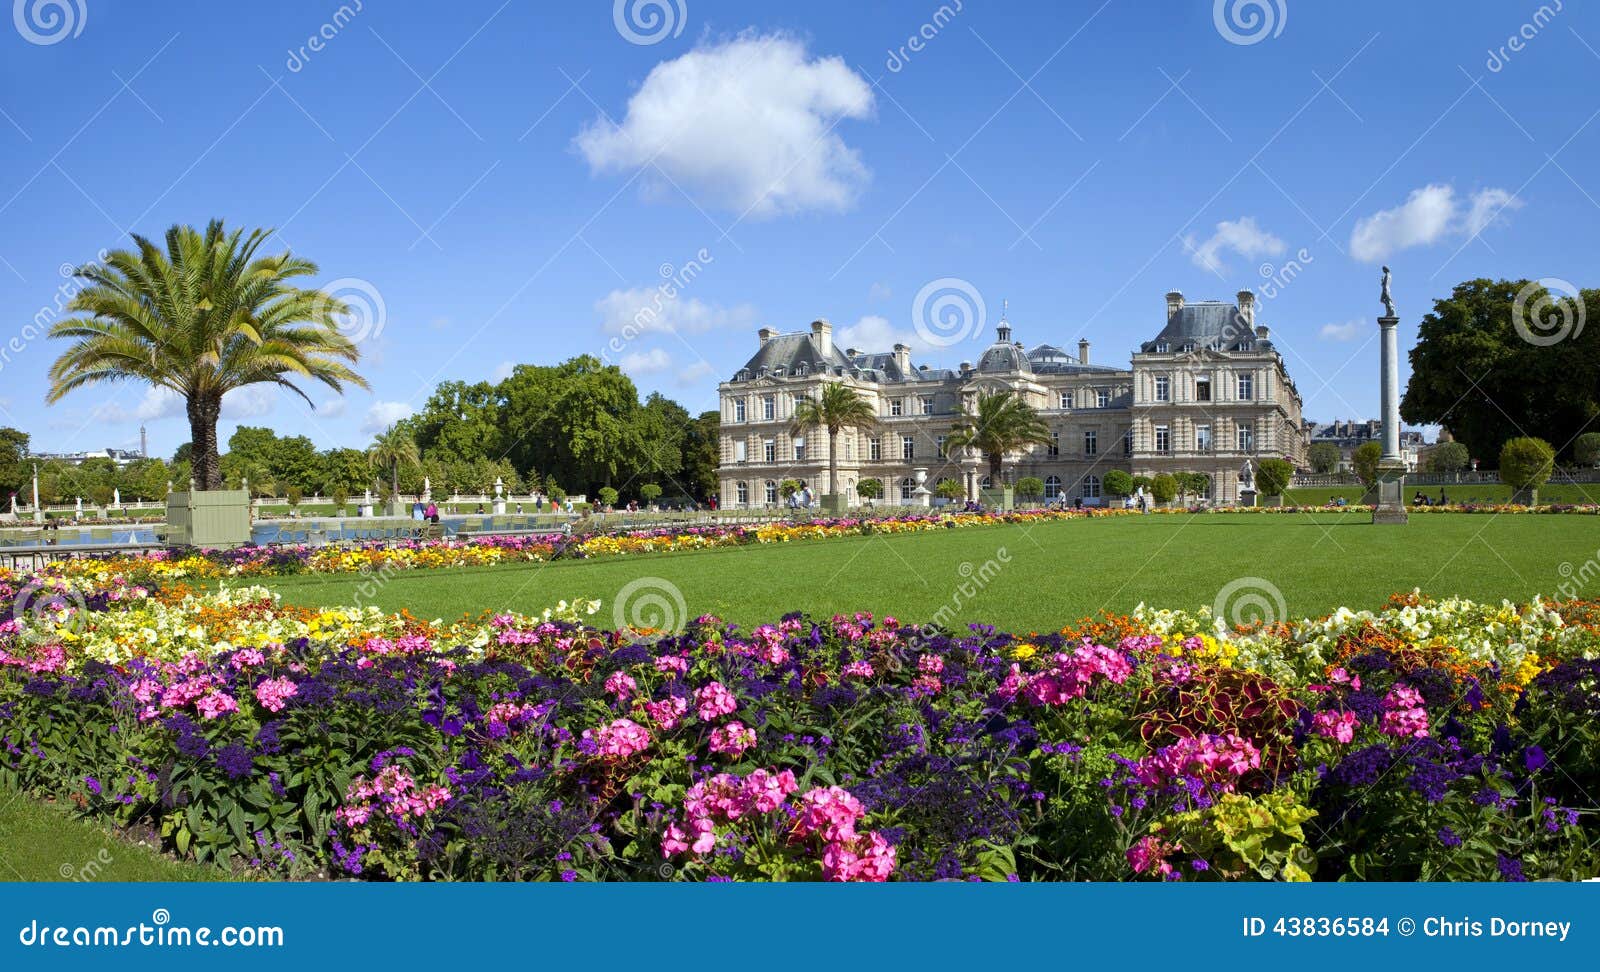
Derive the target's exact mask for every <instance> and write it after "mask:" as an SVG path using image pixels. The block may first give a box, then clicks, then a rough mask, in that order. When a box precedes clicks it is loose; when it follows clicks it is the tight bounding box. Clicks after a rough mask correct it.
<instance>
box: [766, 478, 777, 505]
mask: <svg viewBox="0 0 1600 972" xmlns="http://www.w3.org/2000/svg"><path fill="white" fill-rule="evenodd" d="M767 505H768V506H776V505H778V484H777V482H776V481H774V480H771V479H769V480H767Z"/></svg>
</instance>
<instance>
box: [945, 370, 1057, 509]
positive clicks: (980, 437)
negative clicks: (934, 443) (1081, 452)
mask: <svg viewBox="0 0 1600 972" xmlns="http://www.w3.org/2000/svg"><path fill="white" fill-rule="evenodd" d="M1050 442H1051V438H1050V428H1049V427H1048V426H1046V425H1045V424H1044V421H1043V420H1042V419H1040V418H1039V414H1038V413H1037V412H1035V411H1034V410H1033V407H1032V406H1031V405H1029V404H1028V403H1027V402H1026V401H1024V400H1023V399H1022V398H1020V397H1018V396H1016V395H1013V394H1012V393H1010V392H994V393H992V394H982V395H979V396H978V404H977V409H976V410H975V411H973V412H970V413H966V414H964V415H962V417H961V419H960V420H959V421H958V422H957V423H956V425H955V428H953V429H952V430H951V432H950V437H949V438H948V440H946V447H947V448H948V449H951V450H954V449H962V448H970V449H976V450H977V451H978V452H980V453H982V454H983V456H984V458H985V459H986V460H987V461H988V464H989V479H990V481H991V482H994V483H999V482H1000V472H1001V466H1002V465H1003V464H1004V462H1005V456H1006V453H1008V452H1016V451H1017V450H1019V449H1023V448H1026V447H1027V446H1030V445H1047V444H1048V443H1050ZM1040 492H1043V489H1041V490H1040Z"/></svg>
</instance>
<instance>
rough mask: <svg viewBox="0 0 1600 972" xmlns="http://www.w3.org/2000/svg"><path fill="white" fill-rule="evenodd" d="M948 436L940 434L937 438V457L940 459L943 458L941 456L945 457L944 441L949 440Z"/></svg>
mask: <svg viewBox="0 0 1600 972" xmlns="http://www.w3.org/2000/svg"><path fill="white" fill-rule="evenodd" d="M949 438H950V437H949V436H946V435H941V436H939V439H938V445H939V458H941V459H943V458H945V457H946V455H947V453H946V452H945V443H946V442H947V441H949Z"/></svg>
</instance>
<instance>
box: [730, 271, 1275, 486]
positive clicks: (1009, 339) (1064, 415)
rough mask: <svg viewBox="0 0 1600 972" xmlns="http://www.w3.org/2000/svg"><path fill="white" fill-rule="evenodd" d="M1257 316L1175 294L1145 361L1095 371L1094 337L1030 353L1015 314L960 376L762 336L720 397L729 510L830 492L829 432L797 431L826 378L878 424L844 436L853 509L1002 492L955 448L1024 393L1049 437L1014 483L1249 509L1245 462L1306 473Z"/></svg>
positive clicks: (894, 353) (844, 477)
mask: <svg viewBox="0 0 1600 972" xmlns="http://www.w3.org/2000/svg"><path fill="white" fill-rule="evenodd" d="M1255 311H1256V304H1255V295H1254V294H1253V293H1252V292H1251V291H1248V290H1245V291H1240V292H1239V294H1238V299H1237V301H1236V302H1227V301H1198V302H1194V303H1185V301H1184V298H1183V295H1182V294H1181V293H1177V292H1173V293H1170V294H1168V295H1167V298H1166V316H1165V325H1164V326H1163V327H1161V328H1160V329H1159V330H1158V332H1157V333H1156V335H1155V337H1154V338H1152V339H1151V340H1149V341H1145V342H1144V343H1142V344H1140V345H1139V347H1138V348H1137V350H1135V351H1133V353H1132V358H1131V361H1130V366H1129V367H1116V366H1113V365H1103V364H1095V363H1093V362H1092V361H1091V360H1090V354H1089V342H1088V341H1079V342H1078V347H1077V353H1076V354H1074V353H1072V352H1070V351H1068V350H1065V349H1062V348H1059V347H1056V346H1054V345H1051V344H1039V345H1036V346H1034V347H1033V348H1031V349H1029V348H1028V347H1027V346H1026V345H1025V344H1024V343H1023V342H1021V341H1017V340H1015V339H1014V338H1013V336H1012V325H1011V322H1010V321H1008V320H1006V319H1005V317H1004V316H1002V318H1001V320H1000V323H999V326H998V327H997V328H996V335H995V341H994V343H993V344H991V345H990V346H989V347H988V348H987V349H985V350H984V352H983V354H982V355H981V356H980V357H979V358H978V360H977V363H976V364H973V363H972V362H970V361H967V362H962V364H961V365H960V367H959V368H957V369H954V370H952V369H948V368H930V367H928V366H927V365H925V364H921V365H919V364H917V363H915V362H914V361H913V360H912V357H911V349H910V348H908V347H906V346H905V345H903V344H902V345H896V346H895V347H894V348H893V349H891V350H889V351H862V350H859V349H856V348H844V349H841V348H839V347H837V346H836V345H835V343H834V340H833V326H832V325H831V324H829V323H828V322H827V321H816V322H815V323H813V324H812V325H811V329H810V331H801V332H797V333H789V334H780V333H778V332H776V331H774V330H772V329H771V328H763V329H762V330H761V331H760V334H759V338H760V342H761V343H760V347H759V348H758V349H757V351H756V353H755V355H754V356H753V357H752V358H751V359H750V360H749V361H748V362H747V363H746V364H745V366H744V367H743V368H740V369H739V371H738V373H737V374H735V375H734V376H733V378H732V379H731V380H729V381H726V382H723V383H722V384H721V385H719V386H718V391H719V393H720V401H721V415H722V429H721V440H722V441H721V454H722V464H721V467H720V468H719V470H718V479H719V480H720V483H721V496H722V505H723V507H724V508H730V509H738V508H753V507H767V506H776V505H778V504H779V503H780V498H779V487H780V484H781V483H782V482H783V481H784V480H786V479H796V480H800V481H801V482H803V483H805V484H806V485H807V486H809V487H810V489H811V490H812V492H813V493H815V494H817V495H819V496H820V495H822V494H823V493H826V492H827V491H828V433H827V430H826V429H813V430H811V431H809V432H805V433H799V432H796V431H795V430H794V428H793V420H794V412H795V403H796V401H797V400H798V399H800V398H801V397H806V396H812V395H815V394H816V393H817V390H818V388H819V387H820V386H821V385H822V383H823V382H829V381H837V382H843V383H845V384H847V385H849V386H850V387H851V388H853V389H855V390H856V391H857V392H858V393H859V394H860V395H861V396H862V397H863V398H865V399H866V400H867V401H868V402H870V403H871V404H872V406H873V408H874V409H875V410H876V412H877V415H878V419H877V422H876V424H875V425H874V426H872V427H871V428H864V429H847V430H844V431H842V432H841V433H840V435H839V443H838V448H839V450H840V455H839V483H840V491H841V492H843V493H844V494H845V495H846V497H847V500H848V502H849V503H850V505H852V506H854V505H860V504H861V503H862V502H863V501H862V500H861V498H860V495H859V493H858V492H857V485H858V484H859V483H860V482H862V481H863V480H866V479H876V480H879V481H880V482H881V483H882V484H883V500H882V502H883V503H886V504H891V505H893V504H912V503H919V502H927V499H928V491H929V490H932V489H933V488H934V486H935V484H936V483H938V482H939V481H940V480H943V479H954V480H956V481H957V482H959V483H961V484H962V487H963V490H964V493H965V495H966V496H968V497H969V498H976V497H977V496H978V491H979V490H980V489H985V488H989V487H991V486H994V485H1004V484H991V483H989V481H988V467H987V464H986V463H985V462H984V460H983V457H982V456H979V455H977V454H976V453H974V452H972V451H971V450H966V449H961V450H952V449H947V448H946V445H945V443H946V439H947V437H948V436H949V435H950V432H951V430H952V429H953V428H954V427H955V426H956V424H957V423H958V422H959V421H960V420H961V417H962V415H963V414H964V413H965V412H967V411H970V410H972V409H974V408H975V407H976V401H977V398H978V396H979V395H980V394H986V393H991V392H995V391H1009V392H1012V393H1014V394H1017V395H1019V396H1021V397H1022V398H1023V399H1024V400H1026V401H1027V402H1028V404H1030V405H1031V406H1033V408H1034V410H1035V411H1037V412H1038V414H1039V416H1040V417H1041V418H1042V419H1043V420H1044V422H1045V423H1046V424H1047V425H1048V426H1049V428H1050V430H1051V437H1052V440H1051V442H1050V443H1048V444H1046V445H1040V446H1035V447H1031V448H1029V449H1028V450H1026V451H1024V452H1021V453H1016V454H1012V455H1008V456H1007V457H1006V463H1005V473H1004V475H1005V477H1006V479H1007V480H1008V483H1010V484H1014V483H1016V482H1017V481H1019V480H1021V479H1022V478H1024V477H1037V478H1038V479H1039V480H1041V481H1042V482H1043V483H1044V484H1045V498H1046V499H1047V500H1049V501H1052V502H1055V501H1065V502H1068V503H1074V502H1076V501H1078V500H1082V501H1083V503H1084V504H1085V505H1101V504H1103V503H1105V502H1106V499H1107V498H1106V496H1105V493H1104V489H1103V478H1104V476H1105V474H1106V472H1108V471H1109V470H1112V469H1122V470H1125V471H1127V472H1130V473H1132V474H1134V475H1136V476H1138V475H1143V476H1155V475H1157V474H1159V473H1163V472H1166V473H1178V472H1189V473H1205V474H1206V475H1207V476H1209V477H1210V495H1209V496H1207V497H1204V499H1206V500H1208V501H1210V502H1214V503H1233V502H1237V501H1238V499H1239V491H1240V474H1241V470H1242V469H1243V467H1244V466H1245V464H1246V463H1247V462H1249V463H1251V464H1252V465H1253V464H1254V463H1255V462H1257V461H1259V460H1261V459H1265V458H1283V459H1288V460H1289V461H1291V462H1293V463H1294V464H1295V465H1296V466H1297V467H1300V466H1303V465H1304V464H1305V458H1306V455H1305V453H1306V432H1305V428H1304V425H1303V422H1302V418H1301V399H1300V393H1299V392H1298V391H1296V389H1295V386H1294V382H1293V381H1292V380H1291V379H1290V377H1289V373H1288V371H1287V369H1286V368H1285V366H1284V362H1283V357H1282V355H1280V354H1279V353H1278V351H1277V350H1276V349H1275V348H1274V347H1273V344H1272V340H1271V335H1270V331H1269V330H1268V328H1267V327H1266V326H1264V325H1260V324H1257V323H1256V319H1255ZM1147 333H1148V332H1147ZM923 484H925V488H922V489H919V486H920V485H923Z"/></svg>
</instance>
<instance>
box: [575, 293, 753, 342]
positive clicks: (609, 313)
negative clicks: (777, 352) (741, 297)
mask: <svg viewBox="0 0 1600 972" xmlns="http://www.w3.org/2000/svg"><path fill="white" fill-rule="evenodd" d="M594 309H595V310H596V311H598V312H599V314H600V329H601V330H602V331H604V332H605V333H607V334H625V335H628V336H630V337H632V336H637V335H638V334H641V333H644V332H646V331H663V332H667V333H676V334H703V333H705V332H706V331H711V330H715V329H717V328H748V327H753V326H755V324H756V322H757V320H758V319H759V318H758V315H757V313H756V309H755V307H754V306H752V305H750V304H739V305H738V306H735V307H722V306H721V305H718V304H708V303H706V302H705V301H703V300H700V299H699V298H698V297H684V296H683V295H681V294H679V295H677V296H668V295H667V294H666V293H663V292H662V289H661V288H660V287H634V288H632V289H631V290H613V291H612V292H611V293H609V294H606V295H605V296H604V297H602V298H600V299H599V300H597V301H595V304H594Z"/></svg>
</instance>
